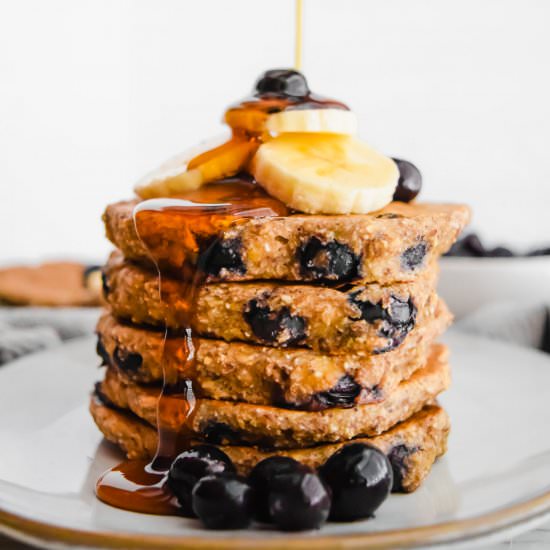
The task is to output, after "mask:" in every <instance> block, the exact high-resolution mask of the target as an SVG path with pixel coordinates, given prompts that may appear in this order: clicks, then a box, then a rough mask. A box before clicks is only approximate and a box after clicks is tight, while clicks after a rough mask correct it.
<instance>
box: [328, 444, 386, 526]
mask: <svg viewBox="0 0 550 550" xmlns="http://www.w3.org/2000/svg"><path fill="white" fill-rule="evenodd" d="M319 473H320V475H321V477H322V478H323V480H324V481H325V482H326V483H327V485H328V486H329V487H330V489H331V491H332V507H331V510H330V519H332V520H335V521H353V520H356V519H363V518H368V517H371V516H372V515H373V514H374V512H375V511H376V510H377V509H378V507H379V506H380V505H381V504H382V503H383V502H384V500H386V498H387V497H388V495H389V493H390V491H391V488H392V485H393V471H392V467H391V464H390V462H389V460H388V459H387V458H386V455H384V453H383V452H381V451H380V450H378V449H377V448H376V447H373V446H371V445H365V444H363V443H352V444H350V445H346V446H345V447H342V448H341V449H340V450H339V451H336V452H335V453H334V454H333V455H332V456H331V457H330V458H329V459H328V460H327V461H326V462H325V464H323V466H322V467H321V469H320V470H319Z"/></svg>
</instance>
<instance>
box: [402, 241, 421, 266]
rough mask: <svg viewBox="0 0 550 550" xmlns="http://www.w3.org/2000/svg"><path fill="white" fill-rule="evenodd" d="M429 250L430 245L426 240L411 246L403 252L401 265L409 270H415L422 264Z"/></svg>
mask: <svg viewBox="0 0 550 550" xmlns="http://www.w3.org/2000/svg"><path fill="white" fill-rule="evenodd" d="M427 252H428V245H427V244H426V243H425V242H424V241H422V242H420V243H418V244H416V245H414V246H410V247H409V248H407V249H406V250H405V251H404V252H403V254H401V267H402V268H403V269H406V270H407V271H414V270H415V269H416V268H417V267H419V266H420V265H422V263H423V262H424V258H425V257H426V254H427Z"/></svg>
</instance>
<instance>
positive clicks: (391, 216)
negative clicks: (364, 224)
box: [376, 212, 403, 220]
mask: <svg viewBox="0 0 550 550" xmlns="http://www.w3.org/2000/svg"><path fill="white" fill-rule="evenodd" d="M402 217H403V216H402V215H401V214H395V213H394V212H385V213H384V214H378V216H376V218H377V219H382V220H398V219H399V218H402Z"/></svg>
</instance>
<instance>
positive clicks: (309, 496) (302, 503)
mask: <svg viewBox="0 0 550 550" xmlns="http://www.w3.org/2000/svg"><path fill="white" fill-rule="evenodd" d="M268 502H269V515H270V517H271V520H272V521H273V523H274V524H275V525H276V526H277V527H278V528H279V529H281V530H283V531H302V530H305V529H318V528H319V527H321V525H322V524H323V523H325V521H326V520H327V518H328V515H329V513H330V505H331V499H330V491H329V490H328V488H327V487H326V485H325V484H324V482H323V481H322V480H321V478H320V477H319V476H318V475H317V474H316V473H314V472H312V471H308V470H304V469H303V468H300V469H295V470H294V471H291V472H286V473H281V474H279V475H276V476H275V477H274V478H273V481H272V483H271V487H270V491H269V498H268Z"/></svg>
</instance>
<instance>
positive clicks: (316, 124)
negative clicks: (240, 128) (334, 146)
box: [265, 109, 358, 136]
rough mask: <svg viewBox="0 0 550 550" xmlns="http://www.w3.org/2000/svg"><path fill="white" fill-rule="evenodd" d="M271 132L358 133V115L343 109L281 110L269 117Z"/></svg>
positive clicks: (269, 129) (268, 122)
mask: <svg viewBox="0 0 550 550" xmlns="http://www.w3.org/2000/svg"><path fill="white" fill-rule="evenodd" d="M265 126H266V130H267V131H268V132H269V133H270V134H275V135H278V134H284V133H289V132H292V133H295V132H304V133H305V132H312V133H322V134H347V135H351V136H353V135H355V134H357V126H358V124H357V116H356V115H355V113H353V112H352V111H345V110H343V109H297V110H290V111H281V112H279V113H274V114H272V115H269V116H268V117H267V120H266V123H265Z"/></svg>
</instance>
